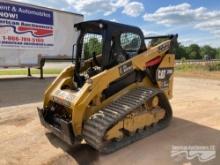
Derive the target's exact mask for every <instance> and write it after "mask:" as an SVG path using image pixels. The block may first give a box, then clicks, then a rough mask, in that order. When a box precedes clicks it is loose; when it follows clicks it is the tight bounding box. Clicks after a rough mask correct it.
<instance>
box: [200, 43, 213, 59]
mask: <svg viewBox="0 0 220 165" xmlns="http://www.w3.org/2000/svg"><path fill="white" fill-rule="evenodd" d="M201 55H202V57H203V58H204V57H205V56H209V57H210V58H211V59H213V58H216V56H217V49H214V48H212V47H211V46H209V45H205V46H203V47H202V48H201Z"/></svg>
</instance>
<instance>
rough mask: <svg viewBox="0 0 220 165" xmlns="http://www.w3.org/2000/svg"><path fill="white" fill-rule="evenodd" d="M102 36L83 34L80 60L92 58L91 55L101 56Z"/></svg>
mask: <svg viewBox="0 0 220 165" xmlns="http://www.w3.org/2000/svg"><path fill="white" fill-rule="evenodd" d="M102 40H103V39H102V35H100V34H94V33H85V34H84V36H83V38H82V41H81V43H82V52H81V57H82V59H85V60H87V59H89V58H92V56H93V54H95V55H96V56H97V55H100V54H102V46H103V42H102Z"/></svg>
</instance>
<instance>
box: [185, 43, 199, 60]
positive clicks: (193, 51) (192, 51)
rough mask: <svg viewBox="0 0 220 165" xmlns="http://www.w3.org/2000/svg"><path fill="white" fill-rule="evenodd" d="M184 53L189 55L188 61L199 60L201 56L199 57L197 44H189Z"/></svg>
mask: <svg viewBox="0 0 220 165" xmlns="http://www.w3.org/2000/svg"><path fill="white" fill-rule="evenodd" d="M186 53H187V54H188V55H189V58H190V59H201V58H202V56H201V55H200V47H199V45H197V44H191V45H190V46H189V47H187V49H186Z"/></svg>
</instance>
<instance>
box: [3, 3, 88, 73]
mask: <svg viewBox="0 0 220 165" xmlns="http://www.w3.org/2000/svg"><path fill="white" fill-rule="evenodd" d="M83 19H84V18H83V15H81V14H75V13H70V12H65V11H60V10H55V9H51V8H45V7H40V6H35V5H30V4H26V3H20V2H14V1H10V0H0V68H8V67H28V68H31V67H39V68H41V70H42V67H43V64H44V62H45V59H49V60H70V59H71V56H72V46H73V44H74V43H75V42H76V39H77V37H78V32H77V31H76V30H75V29H74V24H76V23H78V22H81V21H83Z"/></svg>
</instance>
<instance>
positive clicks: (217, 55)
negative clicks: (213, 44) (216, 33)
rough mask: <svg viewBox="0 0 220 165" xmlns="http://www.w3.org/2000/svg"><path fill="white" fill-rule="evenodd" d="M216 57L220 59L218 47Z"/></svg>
mask: <svg viewBox="0 0 220 165" xmlns="http://www.w3.org/2000/svg"><path fill="white" fill-rule="evenodd" d="M216 58H218V59H220V48H218V49H216Z"/></svg>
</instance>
